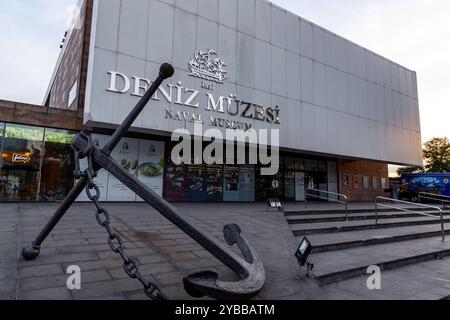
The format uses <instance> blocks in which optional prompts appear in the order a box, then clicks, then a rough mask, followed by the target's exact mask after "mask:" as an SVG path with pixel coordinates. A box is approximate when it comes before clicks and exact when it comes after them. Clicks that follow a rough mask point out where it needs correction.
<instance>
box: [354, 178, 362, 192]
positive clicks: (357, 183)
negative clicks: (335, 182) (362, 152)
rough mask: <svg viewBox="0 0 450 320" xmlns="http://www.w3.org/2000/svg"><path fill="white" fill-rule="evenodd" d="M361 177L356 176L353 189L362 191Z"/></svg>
mask: <svg viewBox="0 0 450 320" xmlns="http://www.w3.org/2000/svg"><path fill="white" fill-rule="evenodd" d="M361 180H362V177H361V176H354V177H353V188H355V189H361Z"/></svg>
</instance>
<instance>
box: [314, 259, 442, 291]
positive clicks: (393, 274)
mask: <svg viewBox="0 0 450 320" xmlns="http://www.w3.org/2000/svg"><path fill="white" fill-rule="evenodd" d="M368 277H369V275H367V276H360V277H356V278H352V279H348V280H343V281H340V282H338V283H333V284H330V285H326V286H324V287H322V291H323V294H324V295H325V299H330V300H336V299H338V300H342V299H344V300H438V299H442V298H445V297H447V296H449V295H450V259H443V260H434V261H428V262H423V263H418V264H415V265H410V266H406V267H403V268H399V269H395V270H389V271H382V273H381V289H380V290H369V289H368V288H367V279H368Z"/></svg>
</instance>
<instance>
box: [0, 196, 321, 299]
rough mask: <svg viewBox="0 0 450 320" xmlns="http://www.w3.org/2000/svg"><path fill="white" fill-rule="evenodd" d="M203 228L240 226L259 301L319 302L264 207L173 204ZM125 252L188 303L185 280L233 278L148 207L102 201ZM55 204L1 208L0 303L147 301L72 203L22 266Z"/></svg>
mask: <svg viewBox="0 0 450 320" xmlns="http://www.w3.org/2000/svg"><path fill="white" fill-rule="evenodd" d="M176 206H177V207H178V208H179V209H180V211H182V212H184V213H185V214H187V215H188V216H190V217H191V218H192V219H193V220H194V221H195V222H196V223H198V224H199V225H200V226H202V227H203V228H204V229H205V230H207V231H208V232H210V233H211V234H213V235H214V236H216V237H217V238H219V239H220V240H221V241H222V242H224V241H223V234H222V228H223V226H224V225H225V224H227V223H238V224H239V225H240V226H241V228H242V230H243V232H244V235H245V237H246V238H247V239H248V240H249V241H250V242H251V244H252V245H253V246H254V247H255V249H256V251H257V253H258V255H259V256H260V258H261V259H262V261H263V263H264V266H265V268H266V276H267V281H266V285H265V287H264V289H263V290H262V291H261V292H260V294H259V295H258V296H257V297H256V298H257V299H321V298H323V296H322V294H321V290H320V289H319V287H318V285H317V284H316V282H315V281H307V282H305V281H303V282H301V281H298V280H296V279H295V277H296V275H297V274H298V265H297V263H296V261H295V258H294V257H293V252H294V251H295V249H296V247H297V245H298V243H297V240H296V239H295V237H294V236H293V234H292V232H291V230H290V228H289V225H288V224H287V222H286V220H285V217H284V215H283V214H282V213H277V212H267V211H266V206H265V205H264V204H176ZM105 207H106V208H107V209H109V210H110V213H111V216H112V225H113V227H114V228H115V229H116V230H117V232H118V233H119V234H120V235H121V236H122V238H123V239H124V241H125V245H126V247H127V248H128V251H127V254H129V255H135V256H137V257H138V258H139V260H140V261H141V263H142V270H143V273H144V274H145V275H146V276H147V277H148V278H149V279H150V280H152V281H155V282H157V283H159V284H160V285H161V287H162V289H163V291H164V293H165V294H166V295H167V296H169V297H170V298H172V299H190V297H189V296H188V295H187V294H186V293H185V291H184V289H183V286H182V279H183V276H186V275H188V274H190V273H193V272H197V271H203V270H212V271H216V272H218V273H219V274H220V275H221V278H222V279H224V280H232V279H236V276H235V275H234V274H233V273H232V272H231V271H230V270H229V269H228V268H226V267H225V266H224V265H223V264H222V263H221V262H220V261H218V260H217V259H216V258H214V257H213V256H212V255H211V254H209V253H208V252H207V251H206V250H204V249H203V248H202V247H200V246H199V245H198V244H197V243H195V242H194V241H193V240H192V239H190V238H189V237H188V236H187V235H185V234H184V233H183V232H182V231H181V230H179V229H178V228H177V227H175V226H174V225H173V224H171V223H170V222H168V221H167V220H166V219H165V218H163V217H162V216H161V215H159V214H158V213H157V212H156V211H155V210H153V209H152V208H151V207H149V206H148V205H146V204H106V205H105ZM56 208H57V204H38V203H32V204H31V203H30V204H0V299H146V297H145V295H144V294H143V292H142V289H141V286H140V284H139V283H138V281H136V280H131V279H128V278H127V276H126V274H125V272H124V270H123V268H122V263H121V260H120V258H118V257H117V255H116V254H115V253H113V252H111V251H110V249H109V246H108V244H107V236H106V234H105V231H104V230H103V228H101V227H99V226H98V225H97V221H96V219H95V215H94V209H93V206H92V205H90V204H84V203H83V204H76V205H75V206H74V207H72V208H71V209H70V211H69V212H68V213H67V214H66V216H65V217H64V218H63V220H62V221H61V223H60V224H59V225H58V227H57V228H56V229H55V230H54V232H53V233H52V234H51V235H50V237H49V238H48V240H47V241H46V242H45V243H44V246H43V248H42V253H41V256H40V257H39V258H38V259H36V260H35V261H24V260H23V259H22V258H21V256H20V251H21V248H22V246H23V245H25V244H28V243H29V242H30V241H32V240H33V239H34V237H35V236H36V235H37V234H38V232H39V231H40V230H41V228H42V227H43V226H44V225H45V222H46V221H47V220H48V218H49V217H50V216H51V214H52V213H53V212H54V210H55V209H56ZM70 265H78V266H79V267H80V268H81V270H82V279H81V280H82V289H81V290H79V291H70V290H68V289H67V287H66V280H67V277H68V275H67V274H65V270H66V269H67V267H68V266H70Z"/></svg>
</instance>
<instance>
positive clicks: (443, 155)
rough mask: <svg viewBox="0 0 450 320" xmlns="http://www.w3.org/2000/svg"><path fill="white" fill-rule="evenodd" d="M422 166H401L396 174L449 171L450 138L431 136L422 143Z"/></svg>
mask: <svg viewBox="0 0 450 320" xmlns="http://www.w3.org/2000/svg"><path fill="white" fill-rule="evenodd" d="M423 158H424V161H425V166H424V167H403V168H400V169H398V170H397V173H398V175H400V176H401V175H402V174H408V173H446V172H450V140H449V139H448V138H433V139H431V140H430V141H428V142H426V143H425V144H424V148H423Z"/></svg>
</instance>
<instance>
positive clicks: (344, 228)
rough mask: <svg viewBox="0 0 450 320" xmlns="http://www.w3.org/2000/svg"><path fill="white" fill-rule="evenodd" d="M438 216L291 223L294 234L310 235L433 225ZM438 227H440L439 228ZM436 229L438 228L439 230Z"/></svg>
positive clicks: (436, 221)
mask: <svg viewBox="0 0 450 320" xmlns="http://www.w3.org/2000/svg"><path fill="white" fill-rule="evenodd" d="M440 223H441V222H440V220H439V219H438V218H431V217H424V218H422V219H419V218H414V219H409V218H408V219H392V222H385V223H378V224H375V222H374V221H367V223H363V222H361V221H357V222H355V221H353V222H352V221H349V222H344V223H343V224H340V225H333V224H330V223H315V224H309V225H308V226H309V228H305V227H304V225H303V226H302V225H292V231H293V233H294V235H295V236H297V237H298V236H302V235H312V234H325V233H339V232H349V231H358V230H374V229H386V228H396V227H408V226H421V225H435V224H440ZM444 223H450V219H444ZM439 229H440V228H439ZM439 229H438V230H439Z"/></svg>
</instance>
